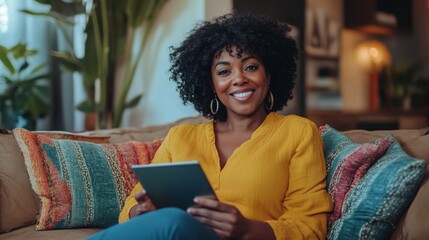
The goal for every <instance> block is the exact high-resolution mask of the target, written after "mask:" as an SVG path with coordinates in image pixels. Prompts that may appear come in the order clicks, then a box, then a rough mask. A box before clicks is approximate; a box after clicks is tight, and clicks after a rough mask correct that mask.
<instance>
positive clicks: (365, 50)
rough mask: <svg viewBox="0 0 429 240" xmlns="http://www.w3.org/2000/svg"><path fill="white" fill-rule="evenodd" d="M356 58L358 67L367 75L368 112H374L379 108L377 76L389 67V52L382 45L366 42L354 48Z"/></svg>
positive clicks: (377, 42) (378, 42)
mask: <svg viewBox="0 0 429 240" xmlns="http://www.w3.org/2000/svg"><path fill="white" fill-rule="evenodd" d="M356 58H357V61H358V63H359V65H361V67H362V68H364V69H365V70H366V71H367V72H368V73H369V80H368V90H369V91H368V97H369V110H370V111H371V112H376V111H378V110H379V108H380V94H379V74H380V72H381V70H382V69H383V68H384V67H386V66H390V64H391V56H390V52H389V50H388V49H387V47H386V45H384V43H382V42H380V41H378V40H367V41H363V42H361V43H359V44H358V45H357V46H356Z"/></svg>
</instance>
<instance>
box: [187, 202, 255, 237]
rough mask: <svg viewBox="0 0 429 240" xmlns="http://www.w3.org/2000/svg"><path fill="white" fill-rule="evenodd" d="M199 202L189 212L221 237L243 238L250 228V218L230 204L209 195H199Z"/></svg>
mask: <svg viewBox="0 0 429 240" xmlns="http://www.w3.org/2000/svg"><path fill="white" fill-rule="evenodd" d="M194 201H195V203H196V204H197V205H196V206H194V207H190V208H188V210H187V212H188V213H189V214H191V215H192V216H194V217H195V218H196V219H197V220H198V221H200V222H201V223H203V224H205V225H206V226H208V227H210V228H211V229H212V230H213V231H214V232H215V233H216V235H218V236H219V237H221V238H242V237H243V236H244V235H245V234H246V233H247V232H248V230H249V225H250V220H249V219H247V218H245V217H244V216H243V215H242V214H241V213H240V211H239V210H238V209H237V208H236V207H234V206H232V205H229V204H225V203H222V202H219V201H218V200H214V199H211V198H208V197H197V198H195V199H194Z"/></svg>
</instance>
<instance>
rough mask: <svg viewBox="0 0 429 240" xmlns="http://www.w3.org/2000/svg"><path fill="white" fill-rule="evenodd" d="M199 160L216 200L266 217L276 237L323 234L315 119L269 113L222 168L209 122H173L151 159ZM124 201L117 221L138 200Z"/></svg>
mask: <svg viewBox="0 0 429 240" xmlns="http://www.w3.org/2000/svg"><path fill="white" fill-rule="evenodd" d="M194 159H196V160H198V161H199V162H200V164H201V167H202V168H203V170H204V172H205V173H206V175H207V178H208V179H209V181H210V183H211V185H212V187H213V188H214V191H215V192H216V195H217V197H218V198H219V200H220V201H222V202H225V203H228V204H231V205H234V206H235V207H237V208H238V209H239V210H240V212H241V213H242V214H243V215H244V216H245V217H247V218H250V219H253V220H259V221H266V222H267V223H268V224H269V225H270V226H271V227H272V228H273V230H274V234H275V235H276V238H277V239H317V238H318V239H324V238H325V235H326V227H327V212H329V211H331V209H332V202H331V198H330V196H329V195H328V193H327V192H326V183H325V177H326V169H325V159H324V156H323V145H322V141H321V138H320V134H319V131H318V129H317V128H316V126H315V124H314V123H313V122H311V121H310V120H307V119H305V118H302V117H298V116H295V115H289V116H281V115H279V114H277V113H270V114H269V115H268V116H267V117H266V119H265V120H264V122H263V123H262V124H261V125H260V126H259V127H258V128H257V129H256V130H255V131H254V132H253V134H252V136H251V138H250V139H249V140H247V141H246V142H244V143H243V144H242V145H240V146H239V147H238V148H236V149H235V151H234V152H233V153H232V155H231V156H230V157H229V159H228V161H227V162H226V164H225V166H224V168H223V169H221V168H220V160H219V155H218V152H217V149H216V145H215V134H214V128H213V122H207V123H203V124H199V125H181V126H176V127H173V128H172V129H171V130H170V131H169V133H168V135H167V136H166V138H165V140H164V142H163V143H162V145H161V146H160V148H159V149H158V151H157V152H156V154H155V157H154V159H153V161H152V162H153V163H160V162H176V161H186V160H194ZM140 190H142V186H141V185H140V184H138V185H137V186H136V187H135V188H134V189H133V191H132V192H131V194H130V196H129V197H128V198H127V200H126V202H125V206H124V208H123V209H122V212H121V214H120V216H119V222H124V221H126V220H128V219H129V216H128V215H129V212H130V209H131V208H132V207H133V206H134V205H135V204H137V202H136V200H135V199H134V194H135V193H136V192H138V191H140Z"/></svg>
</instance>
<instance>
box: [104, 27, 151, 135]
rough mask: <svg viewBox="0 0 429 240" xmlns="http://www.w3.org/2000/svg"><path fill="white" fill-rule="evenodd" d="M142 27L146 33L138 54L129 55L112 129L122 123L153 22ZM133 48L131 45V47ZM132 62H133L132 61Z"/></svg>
mask: <svg viewBox="0 0 429 240" xmlns="http://www.w3.org/2000/svg"><path fill="white" fill-rule="evenodd" d="M143 25H146V26H147V28H145V27H143V29H145V30H146V32H145V33H144V37H143V41H142V43H141V46H140V49H139V52H138V54H137V56H136V57H135V58H134V59H133V57H132V54H130V56H129V59H130V61H128V62H129V63H131V64H130V65H131V68H130V67H129V66H128V67H127V71H126V73H125V78H124V84H123V85H122V89H121V92H120V95H119V99H118V103H117V105H116V106H115V111H114V115H113V126H112V127H119V126H120V125H121V122H122V116H123V113H124V110H125V103H126V98H127V95H128V91H129V89H130V87H131V84H132V82H133V79H134V75H135V72H136V70H137V66H138V63H139V60H140V59H141V58H142V55H143V52H144V49H145V48H146V45H147V42H148V39H149V35H150V33H151V30H152V27H153V21H151V22H148V21H147V22H145V23H143ZM135 41H136V39H135V36H134V37H133V41H132V42H133V44H134V42H135ZM131 46H133V45H131ZM133 60H134V61H133Z"/></svg>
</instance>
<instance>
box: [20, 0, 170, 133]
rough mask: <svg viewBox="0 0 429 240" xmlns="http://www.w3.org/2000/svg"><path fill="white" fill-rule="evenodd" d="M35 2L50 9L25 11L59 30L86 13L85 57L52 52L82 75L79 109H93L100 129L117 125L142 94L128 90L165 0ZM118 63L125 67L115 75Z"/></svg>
mask: <svg viewBox="0 0 429 240" xmlns="http://www.w3.org/2000/svg"><path fill="white" fill-rule="evenodd" d="M35 1H36V2H38V3H40V4H44V5H47V6H49V11H48V12H35V11H31V10H23V12H24V13H27V14H31V15H35V16H44V17H48V18H50V19H53V20H54V21H55V22H56V23H57V24H56V26H58V27H59V28H60V29H61V30H64V29H65V28H66V27H67V26H71V25H70V24H73V21H71V20H73V17H74V16H78V15H82V14H84V15H85V18H86V24H85V54H84V56H83V57H77V56H76V55H75V53H74V52H73V51H66V52H64V51H62V52H58V51H53V53H52V56H53V57H54V58H56V59H57V60H59V61H60V63H61V64H62V65H63V66H64V67H66V68H67V69H69V70H71V71H73V72H79V73H80V74H81V76H82V78H83V85H84V89H85V95H86V99H85V100H84V101H83V102H81V103H80V104H78V106H77V109H78V110H80V111H82V112H85V113H91V114H92V113H96V114H97V115H98V124H97V125H98V128H110V127H119V126H120V125H121V122H122V117H123V114H124V111H125V110H126V109H128V108H132V107H135V106H136V105H137V104H138V103H139V101H140V100H141V98H142V95H141V94H139V95H137V96H133V97H131V98H129V90H130V88H131V85H132V82H133V80H134V79H135V73H136V70H137V68H138V66H139V64H141V63H140V59H141V58H142V56H143V52H144V49H145V47H146V45H147V43H148V42H149V39H150V33H151V31H152V29H153V28H154V22H155V21H154V20H155V17H156V15H157V14H158V13H159V12H160V10H161V9H162V7H163V6H164V5H165V3H166V2H167V0H122V1H117V0H91V1H82V0H35ZM140 30H143V31H144V36H143V37H142V36H141V35H139V34H136V33H137V32H138V31H140ZM64 32H65V31H64ZM65 35H66V34H65ZM65 39H70V36H69V37H65ZM68 42H69V43H71V41H68ZM70 48H71V49H73V47H70ZM118 68H119V69H124V71H122V72H121V73H120V74H117V73H116V69H118ZM115 78H119V79H115ZM115 82H120V83H121V84H120V85H119V90H118V91H115V90H114V89H113V86H115ZM115 94H117V96H115Z"/></svg>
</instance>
